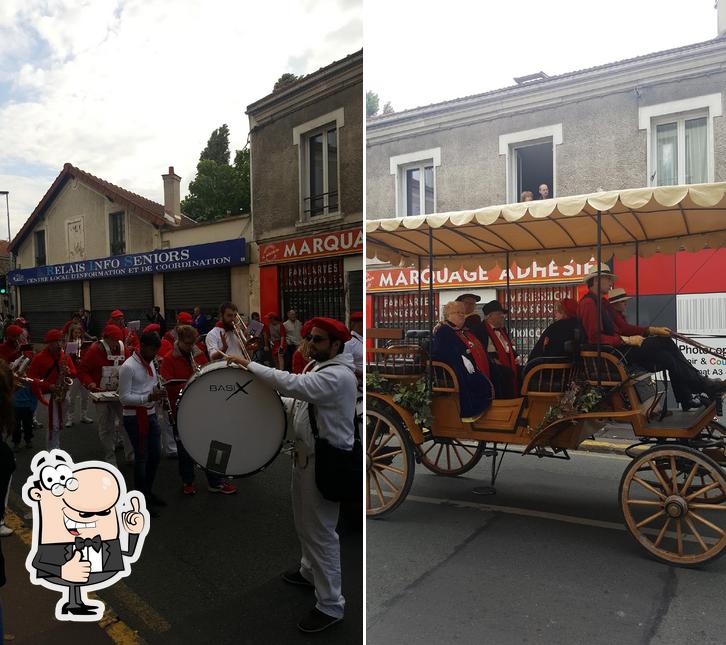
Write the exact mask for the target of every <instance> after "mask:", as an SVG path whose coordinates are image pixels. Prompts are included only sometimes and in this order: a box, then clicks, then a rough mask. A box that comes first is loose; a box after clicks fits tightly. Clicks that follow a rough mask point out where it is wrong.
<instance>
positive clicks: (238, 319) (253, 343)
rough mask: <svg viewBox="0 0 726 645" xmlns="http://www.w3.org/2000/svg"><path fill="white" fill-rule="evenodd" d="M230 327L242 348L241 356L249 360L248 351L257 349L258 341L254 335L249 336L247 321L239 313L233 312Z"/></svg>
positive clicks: (250, 358) (250, 357)
mask: <svg viewBox="0 0 726 645" xmlns="http://www.w3.org/2000/svg"><path fill="white" fill-rule="evenodd" d="M232 328H233V331H234V335H235V337H236V338H237V342H238V343H239V346H240V349H241V350H242V358H244V359H246V360H248V361H251V360H252V356H251V355H250V351H252V352H254V351H255V350H256V349H257V345H258V343H259V341H258V340H257V338H255V337H254V336H250V329H249V327H248V326H247V323H245V321H244V320H242V316H240V315H239V313H236V314H235V317H234V320H233V321H232Z"/></svg>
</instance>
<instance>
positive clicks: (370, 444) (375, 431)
mask: <svg viewBox="0 0 726 645" xmlns="http://www.w3.org/2000/svg"><path fill="white" fill-rule="evenodd" d="M380 427H381V418H380V417H376V425H375V427H374V428H373V432H372V433H371V440H370V441H369V442H368V452H370V451H371V450H373V444H374V442H375V440H376V437H377V436H378V428H380Z"/></svg>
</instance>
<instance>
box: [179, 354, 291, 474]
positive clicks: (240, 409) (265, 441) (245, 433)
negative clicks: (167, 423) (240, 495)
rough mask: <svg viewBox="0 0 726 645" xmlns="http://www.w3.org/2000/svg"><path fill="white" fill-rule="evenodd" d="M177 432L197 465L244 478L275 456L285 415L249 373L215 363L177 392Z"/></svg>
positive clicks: (275, 396)
mask: <svg viewBox="0 0 726 645" xmlns="http://www.w3.org/2000/svg"><path fill="white" fill-rule="evenodd" d="M177 431H178V433H179V438H180V439H181V442H182V443H183V444H184V448H186V450H187V452H188V453H189V455H190V456H191V458H192V459H193V460H194V461H196V462H197V463H198V464H199V465H200V466H202V467H203V468H205V469H206V470H208V471H210V472H212V473H215V474H219V475H226V476H229V477H246V476H247V475H254V474H255V473H258V472H260V471H261V470H264V469H265V468H266V467H267V466H269V465H270V464H271V463H272V461H273V460H274V459H275V457H277V455H278V454H280V451H281V449H282V444H283V442H284V440H285V434H286V432H287V414H286V413H285V408H284V406H283V403H282V399H280V395H279V394H278V393H277V392H275V390H273V389H272V388H270V387H269V386H268V385H266V384H265V383H263V382H262V381H261V380H260V379H258V378H257V377H256V376H255V375H254V374H252V373H251V372H248V371H247V370H243V369H241V368H239V367H232V366H228V365H227V363H226V362H225V361H218V362H215V363H208V364H207V365H204V366H203V367H202V368H201V370H200V371H199V372H198V373H197V374H195V375H194V376H192V377H191V378H190V379H189V381H188V382H187V385H186V386H185V388H184V389H183V390H182V393H181V394H180V396H179V401H178V403H177Z"/></svg>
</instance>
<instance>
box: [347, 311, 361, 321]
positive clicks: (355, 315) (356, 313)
mask: <svg viewBox="0 0 726 645" xmlns="http://www.w3.org/2000/svg"><path fill="white" fill-rule="evenodd" d="M356 320H363V312H362V311H354V312H353V313H352V314H350V322H355V321H356Z"/></svg>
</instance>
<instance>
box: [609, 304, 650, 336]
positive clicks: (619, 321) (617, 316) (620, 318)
mask: <svg viewBox="0 0 726 645" xmlns="http://www.w3.org/2000/svg"><path fill="white" fill-rule="evenodd" d="M610 315H611V316H612V317H613V322H614V323H615V329H617V331H618V334H620V335H621V336H645V335H646V334H647V333H648V328H647V327H639V326H638V325H631V324H630V323H629V322H628V321H627V320H625V315H624V314H622V313H620V312H619V311H617V310H615V309H613V308H612V307H610Z"/></svg>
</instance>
